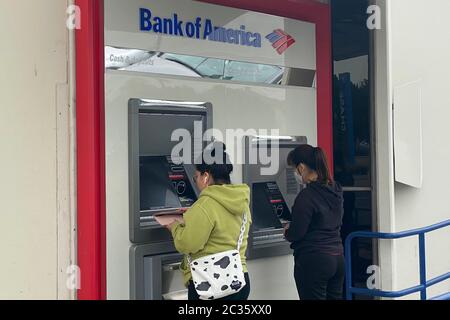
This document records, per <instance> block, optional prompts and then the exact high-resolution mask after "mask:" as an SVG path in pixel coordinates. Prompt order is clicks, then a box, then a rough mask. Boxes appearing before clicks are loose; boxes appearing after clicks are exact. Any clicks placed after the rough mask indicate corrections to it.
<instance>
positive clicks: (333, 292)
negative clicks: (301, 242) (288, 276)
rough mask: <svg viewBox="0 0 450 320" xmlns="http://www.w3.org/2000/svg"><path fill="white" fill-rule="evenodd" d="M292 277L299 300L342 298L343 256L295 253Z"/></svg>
mask: <svg viewBox="0 0 450 320" xmlns="http://www.w3.org/2000/svg"><path fill="white" fill-rule="evenodd" d="M294 277H295V283H296V284H297V291H298V295H299V297H300V300H342V299H343V296H342V292H343V288H344V277H345V260H344V256H342V255H337V256H333V255H327V254H304V255H302V254H300V255H296V257H295V270H294Z"/></svg>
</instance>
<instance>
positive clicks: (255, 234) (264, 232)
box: [243, 137, 307, 259]
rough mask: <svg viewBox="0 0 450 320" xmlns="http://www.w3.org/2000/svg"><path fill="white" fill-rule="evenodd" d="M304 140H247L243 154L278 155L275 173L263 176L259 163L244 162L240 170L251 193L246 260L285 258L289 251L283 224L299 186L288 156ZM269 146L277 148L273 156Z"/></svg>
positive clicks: (265, 138)
mask: <svg viewBox="0 0 450 320" xmlns="http://www.w3.org/2000/svg"><path fill="white" fill-rule="evenodd" d="M306 143H307V138H306V137H246V138H245V155H246V159H250V158H251V157H250V155H251V154H253V155H258V154H266V155H268V156H270V155H272V156H275V155H276V154H277V155H278V157H277V159H272V161H278V164H279V166H278V170H277V171H276V172H274V173H270V174H268V175H266V174H264V168H265V167H267V166H266V165H264V164H263V161H260V158H259V156H258V159H257V160H258V161H247V164H246V165H244V167H243V178H244V183H246V184H248V185H249V187H250V190H251V204H250V209H251V211H252V218H253V224H252V228H251V230H250V234H249V240H248V257H249V258H250V259H257V258H263V257H271V256H280V255H286V254H289V253H290V252H291V250H290V244H289V243H288V242H287V241H286V240H285V238H284V228H283V227H284V224H286V223H288V222H289V221H291V208H292V207H293V205H294V201H295V198H296V197H297V195H298V193H299V192H300V191H301V186H300V185H299V184H298V183H297V181H296V180H295V176H294V169H292V168H289V167H288V166H287V157H288V154H289V152H291V150H294V149H295V148H296V147H298V146H300V145H302V144H306ZM271 147H275V148H277V150H278V152H277V153H276V154H272V153H271V151H270V150H271Z"/></svg>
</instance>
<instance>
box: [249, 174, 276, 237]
mask: <svg viewBox="0 0 450 320" xmlns="http://www.w3.org/2000/svg"><path fill="white" fill-rule="evenodd" d="M266 187H267V184H266V183H254V184H253V187H252V189H253V190H252V191H253V192H252V197H253V200H252V202H253V227H254V228H255V229H256V230H264V229H281V228H282V225H281V222H280V220H279V219H278V217H277V216H276V215H275V214H274V212H273V208H272V205H271V204H270V202H269V200H268V198H267V193H266Z"/></svg>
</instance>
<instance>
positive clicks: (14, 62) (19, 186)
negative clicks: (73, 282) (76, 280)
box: [0, 0, 73, 299]
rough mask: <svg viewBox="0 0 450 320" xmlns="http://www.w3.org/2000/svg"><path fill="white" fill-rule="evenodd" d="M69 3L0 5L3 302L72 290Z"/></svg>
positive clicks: (6, 1)
mask: <svg viewBox="0 0 450 320" xmlns="http://www.w3.org/2000/svg"><path fill="white" fill-rule="evenodd" d="M66 8H67V1H55V0H35V1H29V0H3V1H1V2H0V39H1V41H2V44H1V49H0V61H1V62H2V70H1V72H0V146H1V153H0V154H1V156H0V177H1V183H0V238H1V241H0V261H1V263H0V299H56V298H69V297H71V294H72V293H71V292H70V291H68V290H67V289H66V287H65V278H66V276H65V270H66V266H67V265H68V264H70V261H71V254H72V252H73V251H72V249H71V246H72V244H73V241H72V240H71V239H72V238H71V237H72V234H71V232H70V230H71V228H70V225H71V223H72V221H73V220H72V219H73V216H72V215H71V212H72V210H71V201H72V199H71V197H70V193H71V187H70V186H71V181H73V179H72V178H71V176H72V177H73V170H72V169H71V165H72V164H73V162H71V160H70V159H71V157H72V153H71V152H70V141H71V139H72V135H71V134H70V130H71V129H70V128H71V123H70V121H71V120H70V119H71V117H70V108H69V96H70V90H69V86H68V82H69V80H68V52H69V32H68V30H67V29H66V21H65V20H66ZM72 296H73V295H72Z"/></svg>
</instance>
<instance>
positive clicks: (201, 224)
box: [169, 205, 214, 254]
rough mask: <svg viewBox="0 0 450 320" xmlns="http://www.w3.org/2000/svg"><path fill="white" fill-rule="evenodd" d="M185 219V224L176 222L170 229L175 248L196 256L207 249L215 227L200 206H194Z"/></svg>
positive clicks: (185, 215)
mask: <svg viewBox="0 0 450 320" xmlns="http://www.w3.org/2000/svg"><path fill="white" fill-rule="evenodd" d="M183 218H184V223H180V222H175V223H174V224H172V225H171V226H170V227H169V229H170V230H171V232H172V236H173V240H174V243H175V248H176V249H177V251H178V252H180V253H182V254H196V253H197V252H199V251H201V250H202V249H203V248H204V247H205V245H206V243H207V242H208V239H209V237H210V235H211V232H212V230H213V228H214V225H213V223H212V222H211V221H210V219H209V217H208V215H207V213H206V212H205V210H204V209H203V208H202V207H201V206H200V205H194V206H193V207H192V208H191V209H189V210H188V211H187V212H186V213H185V214H184V216H183Z"/></svg>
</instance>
